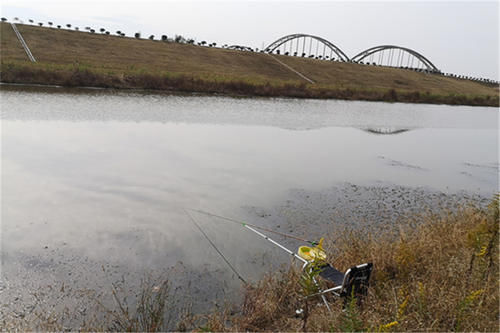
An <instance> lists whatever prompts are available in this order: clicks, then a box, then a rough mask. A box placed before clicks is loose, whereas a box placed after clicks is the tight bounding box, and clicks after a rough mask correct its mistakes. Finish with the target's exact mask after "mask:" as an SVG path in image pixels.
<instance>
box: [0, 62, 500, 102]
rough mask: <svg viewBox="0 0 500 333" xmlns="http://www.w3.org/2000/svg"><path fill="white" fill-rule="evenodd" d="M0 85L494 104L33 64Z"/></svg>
mask: <svg viewBox="0 0 500 333" xmlns="http://www.w3.org/2000/svg"><path fill="white" fill-rule="evenodd" d="M0 75H1V78H0V83H1V85H2V86H4V85H12V86H13V85H17V86H19V85H23V86H35V87H51V88H79V89H89V90H100V89H103V90H106V89H112V90H117V91H133V92H150V93H160V94H161V93H181V94H182V93H185V94H203V95H207V96H214V95H215V96H227V97H235V98H238V97H247V98H260V97H263V98H298V99H333V100H346V101H370V102H386V103H410V104H438V105H439V104H444V105H467V106H487V107H498V106H499V105H500V104H499V99H498V98H492V96H490V95H485V96H467V95H461V94H448V95H438V94H430V93H429V92H419V91H412V92H408V91H398V90H395V89H385V90H384V89H378V90H366V89H353V88H330V87H324V86H321V85H311V84H305V83H270V82H265V83H252V82H246V81H243V80H238V79H235V80H227V79H224V80H206V79H202V78H195V77H190V76H184V75H176V76H170V75H166V74H156V75H154V74H150V73H139V74H136V73H132V74H131V73H129V74H124V73H119V74H117V73H107V74H103V73H99V72H95V71H92V70H89V69H83V70H82V69H80V68H79V67H75V68H72V69H64V70H47V69H45V68H42V67H40V66H38V65H36V64H29V65H28V64H26V65H19V64H12V63H10V64H5V63H2V68H1V71H0Z"/></svg>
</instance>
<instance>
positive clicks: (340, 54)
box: [264, 34, 350, 62]
mask: <svg viewBox="0 0 500 333" xmlns="http://www.w3.org/2000/svg"><path fill="white" fill-rule="evenodd" d="M307 37H309V38H313V39H316V40H317V41H320V42H321V43H323V44H325V45H326V46H327V47H328V48H329V49H330V50H332V51H333V52H334V53H335V54H336V55H337V56H338V57H339V58H340V59H341V60H342V61H346V62H349V61H350V59H349V57H348V56H347V55H346V54H345V53H344V52H342V50H341V49H339V48H338V47H337V46H335V45H334V44H333V43H331V42H329V41H327V40H326V39H324V38H321V37H318V36H314V35H307V34H292V35H287V36H284V37H281V38H280V39H278V40H276V41H274V42H272V43H271V44H269V46H268V47H266V48H265V49H264V52H269V53H272V52H273V51H274V50H276V49H277V48H278V47H280V46H281V45H283V44H285V43H287V42H289V41H291V40H294V39H299V38H307Z"/></svg>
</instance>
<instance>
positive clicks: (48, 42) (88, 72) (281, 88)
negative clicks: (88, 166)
mask: <svg viewBox="0 0 500 333" xmlns="http://www.w3.org/2000/svg"><path fill="white" fill-rule="evenodd" d="M17 26H18V29H19V31H20V32H21V34H22V35H23V37H24V39H25V40H26V42H27V44H28V45H29V47H30V49H31V51H32V53H33V55H34V56H35V58H36V59H37V61H38V62H37V63H34V64H33V63H29V62H28V59H27V57H26V55H25V54H24V51H23V49H22V48H21V46H20V43H19V42H18V41H17V38H16V36H15V34H14V32H13V31H12V28H11V27H10V26H9V25H8V24H7V23H2V24H0V36H1V51H0V55H1V67H0V70H1V81H2V82H7V83H9V82H10V83H28V84H29V83H37V84H56V85H63V86H82V85H87V86H88V85H92V86H97V87H111V88H119V89H153V90H170V91H184V92H185V91H192V92H205V93H223V94H230V95H247V96H255V95H257V96H286V97H303V98H338V99H349V100H353V99H357V100H372V101H393V102H395V101H399V102H415V103H446V104H468V105H488V106H498V104H499V99H498V87H494V86H491V85H490V86H488V85H484V84H480V83H478V82H472V81H467V80H459V79H454V78H448V77H443V76H439V75H432V74H424V73H417V72H413V71H408V70H401V69H394V68H383V67H373V66H363V65H358V64H352V63H339V62H328V61H320V60H314V59H304V58H297V57H287V56H275V57H279V59H280V61H282V62H284V63H286V64H288V65H289V66H291V67H293V68H295V69H296V70H298V71H300V72H301V73H303V74H304V75H306V76H307V77H310V78H311V79H312V80H314V81H315V84H310V83H308V82H307V81H305V80H303V79H302V78H300V77H299V76H298V75H297V74H296V73H294V72H292V71H290V70H289V69H287V68H286V67H284V66H283V65H281V64H279V63H278V62H277V61H275V59H273V58H272V57H270V56H269V55H266V54H263V53H252V52H243V51H236V50H227V49H221V48H208V47H201V46H196V45H186V44H178V43H172V42H162V41H151V40H144V39H141V40H138V39H135V38H123V37H118V36H109V35H102V34H90V33H87V32H82V31H69V30H64V29H56V28H45V27H37V26H29V25H21V24H19V25H17Z"/></svg>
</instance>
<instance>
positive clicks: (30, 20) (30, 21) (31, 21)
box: [5, 19, 33, 24]
mask: <svg viewBox="0 0 500 333" xmlns="http://www.w3.org/2000/svg"><path fill="white" fill-rule="evenodd" d="M5 20H7V19H5ZM28 22H29V23H31V24H33V20H32V19H29V20H28Z"/></svg>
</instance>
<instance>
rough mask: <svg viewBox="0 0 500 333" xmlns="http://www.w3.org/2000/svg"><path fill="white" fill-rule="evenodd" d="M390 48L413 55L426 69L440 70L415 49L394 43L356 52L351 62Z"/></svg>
mask: <svg viewBox="0 0 500 333" xmlns="http://www.w3.org/2000/svg"><path fill="white" fill-rule="evenodd" d="M390 49H395V50H402V51H406V52H408V53H409V54H411V55H413V56H414V57H415V58H417V59H418V60H420V61H421V62H422V63H423V64H424V65H425V67H427V70H429V71H432V72H440V70H439V69H438V68H437V67H436V66H434V64H433V63H432V62H431V61H430V60H429V59H427V58H426V57H424V56H423V55H421V54H420V53H418V52H417V51H414V50H412V49H409V48H406V47H401V46H396V45H379V46H375V47H372V48H369V49H367V50H364V51H363V52H360V53H358V54H357V55H355V56H354V57H352V58H351V61H352V62H360V61H362V60H363V59H365V58H366V57H369V56H371V55H372V54H375V53H378V52H382V51H385V50H390Z"/></svg>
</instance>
